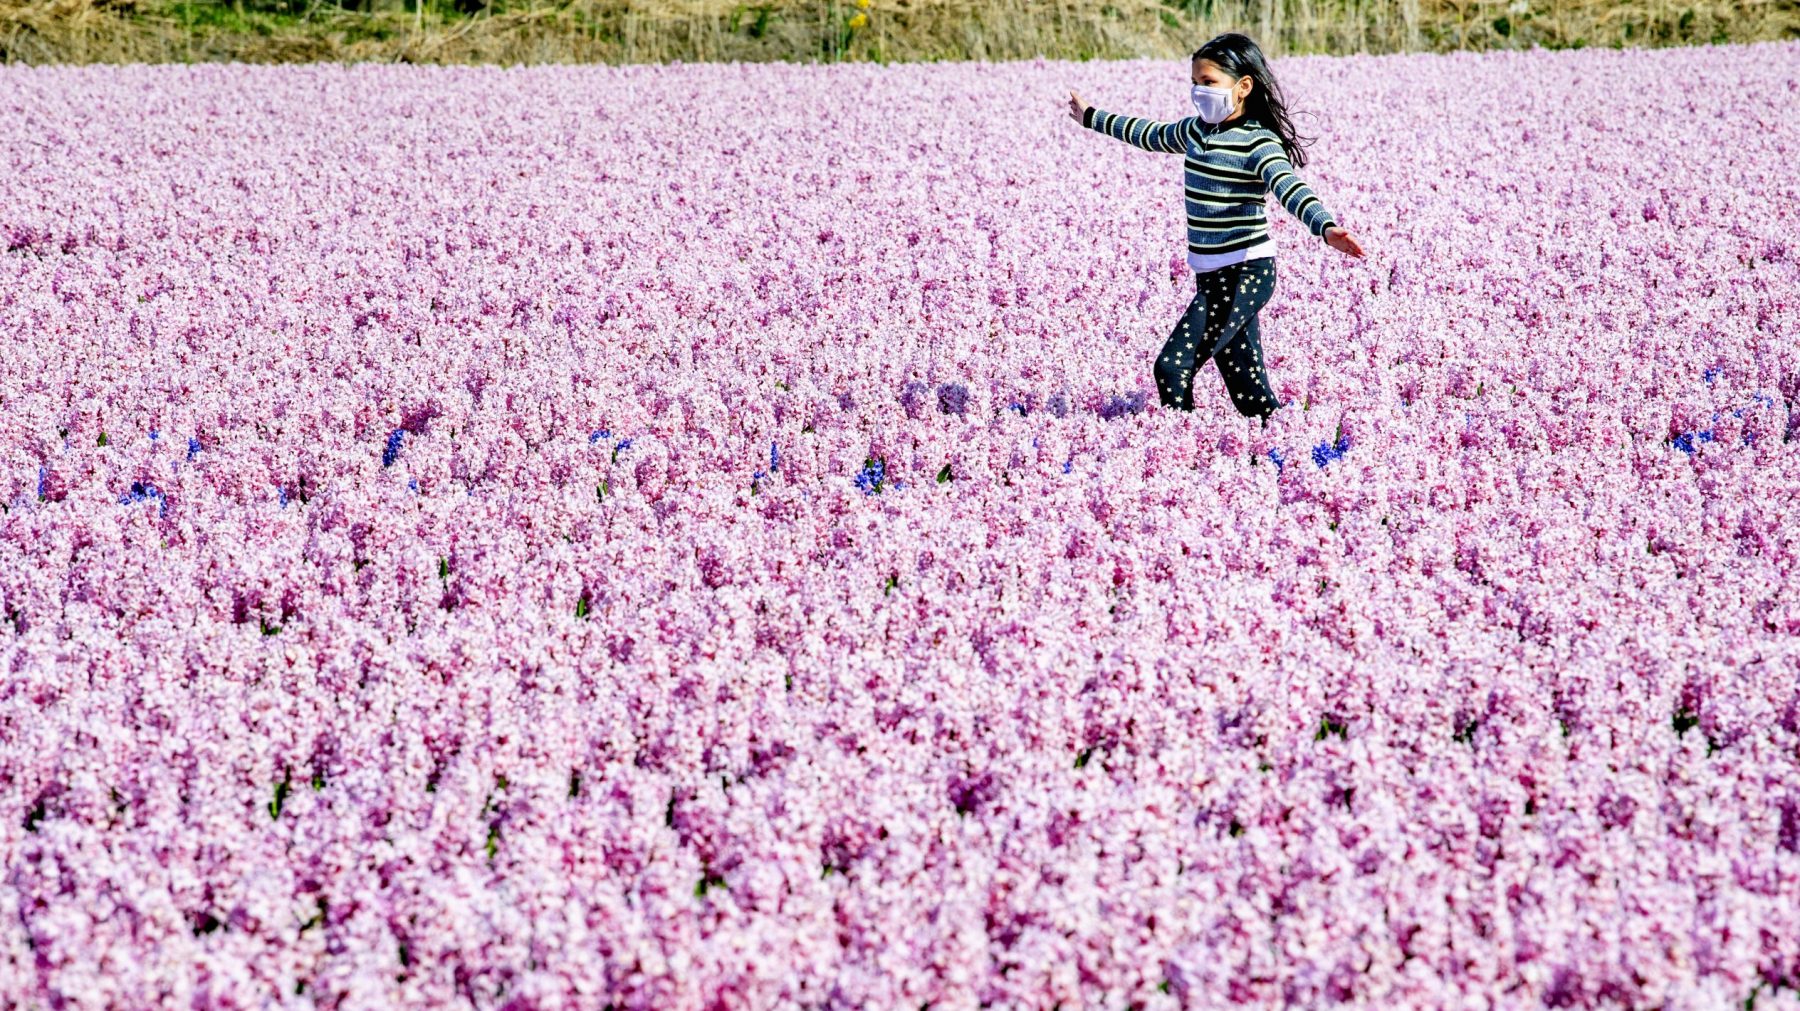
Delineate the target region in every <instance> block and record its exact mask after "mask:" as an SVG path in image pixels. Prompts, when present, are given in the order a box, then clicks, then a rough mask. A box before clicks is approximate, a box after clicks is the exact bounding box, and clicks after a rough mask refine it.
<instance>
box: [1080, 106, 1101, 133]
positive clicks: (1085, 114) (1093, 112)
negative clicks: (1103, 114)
mask: <svg viewBox="0 0 1800 1011" xmlns="http://www.w3.org/2000/svg"><path fill="white" fill-rule="evenodd" d="M1099 114H1100V110H1098V109H1096V108H1094V107H1093V106H1091V105H1090V106H1088V107H1087V108H1085V109H1083V110H1081V125H1082V126H1085V127H1087V128H1088V129H1090V130H1092V129H1093V128H1094V117H1095V116H1098V115H1099Z"/></svg>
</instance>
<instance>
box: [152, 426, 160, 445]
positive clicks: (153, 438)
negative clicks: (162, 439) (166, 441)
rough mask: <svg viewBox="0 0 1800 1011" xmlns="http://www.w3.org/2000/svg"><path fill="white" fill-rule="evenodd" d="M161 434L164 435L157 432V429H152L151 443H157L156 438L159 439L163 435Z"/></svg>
mask: <svg viewBox="0 0 1800 1011" xmlns="http://www.w3.org/2000/svg"><path fill="white" fill-rule="evenodd" d="M161 434H162V433H161V432H158V431H157V430H156V429H154V428H152V429H151V430H150V441H151V442H155V441H156V437H157V436H159V435H161Z"/></svg>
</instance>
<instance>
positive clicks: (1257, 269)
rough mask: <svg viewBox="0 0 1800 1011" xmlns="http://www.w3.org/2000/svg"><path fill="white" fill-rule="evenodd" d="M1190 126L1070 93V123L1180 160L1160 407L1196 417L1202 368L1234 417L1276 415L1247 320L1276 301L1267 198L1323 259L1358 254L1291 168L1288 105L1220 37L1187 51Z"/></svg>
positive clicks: (1234, 42) (1258, 65)
mask: <svg viewBox="0 0 1800 1011" xmlns="http://www.w3.org/2000/svg"><path fill="white" fill-rule="evenodd" d="M1192 97H1193V102H1194V108H1195V110H1196V112H1198V115H1195V116H1189V117H1187V118H1185V119H1181V120H1178V121H1176V122H1173V123H1156V122H1152V121H1150V120H1147V119H1138V118H1135V117H1132V116H1122V115H1119V114H1117V113H1111V112H1106V111H1104V110H1101V109H1096V108H1094V107H1093V106H1091V105H1088V104H1087V103H1086V102H1083V101H1082V100H1081V96H1080V95H1077V94H1076V93H1075V92H1073V91H1071V92H1069V115H1070V116H1072V117H1074V119H1075V121H1076V122H1078V123H1080V124H1081V125H1082V126H1085V127H1088V128H1090V129H1093V130H1098V131H1100V132H1101V133H1104V134H1107V135H1108V136H1110V137H1114V138H1116V139H1118V140H1122V141H1125V142H1126V143H1128V144H1132V145H1135V146H1137V147H1141V148H1143V149H1144V150H1146V151H1160V152H1164V153H1167V154H1180V155H1184V156H1185V157H1184V158H1183V160H1182V164H1183V166H1184V169H1185V171H1184V172H1183V179H1182V183H1183V188H1184V190H1185V191H1186V195H1187V200H1186V204H1187V241H1188V257H1187V259H1188V266H1189V267H1191V268H1193V270H1194V298H1193V301H1191V302H1189V303H1188V307H1187V311H1186V312H1184V313H1182V316H1181V319H1180V320H1179V321H1178V322H1177V323H1176V324H1175V329H1174V331H1173V332H1171V333H1170V334H1169V339H1168V341H1167V342H1166V343H1165V344H1164V345H1163V348H1162V352H1161V353H1160V354H1158V355H1157V358H1156V367H1155V369H1154V371H1155V373H1156V386H1157V393H1158V397H1159V398H1160V399H1161V401H1162V404H1163V406H1164V407H1173V408H1175V409H1177V410H1182V411H1191V410H1193V409H1194V400H1193V386H1194V372H1195V370H1197V369H1198V368H1199V367H1200V366H1201V365H1204V364H1205V363H1206V361H1207V359H1209V358H1210V359H1212V360H1213V361H1214V362H1215V363H1216V364H1217V365H1218V368H1219V375H1220V376H1222V377H1223V378H1224V380H1225V389H1226V390H1227V391H1228V392H1229V393H1230V394H1231V403H1232V406H1234V407H1236V408H1237V410H1238V413H1239V414H1240V415H1243V416H1244V417H1254V418H1260V419H1261V420H1262V426H1263V427H1265V428H1266V427H1267V426H1268V420H1269V415H1271V414H1273V413H1274V412H1275V408H1277V407H1279V406H1281V405H1280V404H1279V403H1278V402H1277V401H1276V399H1275V391H1274V390H1272V389H1270V388H1269V379H1268V376H1267V374H1266V373H1264V372H1263V361H1262V342H1261V333H1260V331H1259V330H1258V328H1257V324H1256V314H1257V312H1258V311H1259V310H1261V309H1262V307H1263V305H1264V304H1265V303H1267V302H1268V300H1269V295H1270V294H1271V293H1272V292H1273V291H1274V290H1275V244H1274V243H1273V242H1272V241H1271V240H1270V238H1269V224H1268V220H1267V218H1266V217H1265V216H1264V214H1263V208H1264V200H1265V198H1266V195H1267V194H1270V193H1273V194H1275V197H1276V199H1278V200H1280V201H1281V205H1282V206H1283V207H1285V208H1287V210H1288V213H1290V214H1292V215H1294V217H1296V218H1299V219H1300V221H1301V222H1303V223H1304V224H1305V225H1306V227H1307V229H1308V230H1310V231H1311V232H1312V234H1314V235H1317V236H1320V237H1321V238H1323V239H1324V240H1325V242H1326V243H1327V244H1328V245H1330V246H1331V247H1332V248H1333V249H1337V250H1340V251H1342V252H1344V253H1346V254H1348V255H1350V256H1355V257H1361V256H1362V255H1363V251H1362V247H1361V246H1359V245H1357V242H1356V240H1355V239H1354V238H1352V237H1351V235H1350V233H1349V232H1347V231H1345V230H1344V229H1343V228H1340V227H1339V226H1338V223H1337V219H1336V218H1334V217H1333V216H1332V215H1331V213H1330V212H1328V211H1327V210H1326V209H1325V205H1324V204H1323V203H1320V202H1319V198H1318V197H1317V196H1314V195H1313V192H1312V191H1311V190H1310V189H1307V187H1306V184H1305V183H1304V182H1302V181H1301V180H1300V177H1299V176H1298V175H1296V174H1295V171H1294V170H1295V169H1296V168H1297V167H1300V166H1304V165H1305V164H1306V155H1305V153H1304V152H1303V151H1302V150H1301V147H1300V144H1299V143H1298V140H1297V137H1296V136H1295V133H1294V128H1293V124H1292V123H1291V122H1289V120H1288V114H1287V107H1286V103H1285V102H1284V101H1283V98H1282V94H1281V89H1280V87H1279V86H1278V85H1277V84H1276V83H1275V77H1274V75H1273V74H1271V73H1269V66H1268V63H1267V62H1266V61H1265V60H1264V59H1263V54H1262V50H1261V49H1259V48H1257V45H1256V43H1255V42H1252V41H1251V40H1250V38H1249V37H1248V36H1246V35H1240V34H1238V33H1236V32H1228V33H1226V34H1224V35H1219V36H1217V37H1215V38H1213V39H1212V40H1211V41H1209V42H1207V43H1206V45H1204V46H1201V47H1200V48H1199V49H1197V50H1195V51H1194V55H1193V92H1192Z"/></svg>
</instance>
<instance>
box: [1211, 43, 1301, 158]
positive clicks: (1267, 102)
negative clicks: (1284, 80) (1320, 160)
mask: <svg viewBox="0 0 1800 1011" xmlns="http://www.w3.org/2000/svg"><path fill="white" fill-rule="evenodd" d="M1193 59H1194V60H1211V61H1212V62H1214V63H1216V64H1218V65H1219V69H1221V70H1223V71H1225V73H1227V74H1230V75H1231V76H1232V77H1244V76H1246V75H1248V76H1249V77H1251V78H1252V79H1254V80H1255V81H1256V85H1255V86H1254V87H1252V88H1251V89H1250V97H1249V98H1247V99H1245V100H1244V118H1245V119H1254V120H1259V121H1261V123H1262V125H1264V126H1266V127H1268V128H1269V129H1271V130H1273V131H1275V136H1277V137H1279V138H1281V147H1282V149H1283V150H1285V151H1286V152H1287V157H1288V161H1290V162H1293V164H1294V167H1295V168H1297V169H1298V168H1305V167H1306V152H1305V150H1304V148H1303V147H1302V145H1303V144H1310V143H1312V142H1313V141H1314V140H1316V139H1317V138H1313V137H1309V138H1306V139H1305V140H1304V141H1302V139H1301V138H1300V135H1299V134H1298V133H1296V132H1295V130H1294V124H1293V121H1292V120H1290V119H1289V118H1288V111H1287V101H1286V99H1284V98H1283V97H1282V94H1281V85H1279V84H1277V83H1275V75H1274V74H1272V73H1270V72H1269V64H1268V62H1267V61H1266V60H1264V59H1263V54H1262V50H1261V49H1259V48H1257V45H1256V43H1255V42H1252V41H1251V40H1250V36H1248V35H1243V34H1240V33H1238V32H1226V33H1225V34H1223V35H1215V36H1213V37H1212V38H1211V39H1209V40H1207V43H1206V45H1204V46H1201V47H1200V48H1199V49H1196V50H1194V55H1193ZM1190 62H1192V61H1191V60H1190Z"/></svg>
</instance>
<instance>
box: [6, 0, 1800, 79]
mask: <svg viewBox="0 0 1800 1011" xmlns="http://www.w3.org/2000/svg"><path fill="white" fill-rule="evenodd" d="M1227 29H1241V30H1246V31H1250V32H1252V33H1253V34H1255V35H1256V37H1257V38H1258V40H1259V41H1261V42H1262V43H1263V45H1264V46H1265V48H1267V49H1268V50H1269V51H1270V52H1271V53H1283V52H1286V53H1314V52H1323V53H1348V52H1394V51H1403V50H1436V51H1442V50H1450V49H1488V48H1497V47H1508V48H1526V47H1530V46H1533V45H1539V46H1544V47H1549V48H1562V47H1580V46H1658V45H1669V44H1686V43H1698V42H1750V41H1761V40H1771V39H1791V38H1796V37H1800V0H1048V2H1036V0H1029V2H1028V0H845V2H840V0H748V2H746V0H0V60H4V61H6V62H31V63H52V62H67V63H90V62H103V63H119V62H133V61H141V62H165V61H197V60H242V61H248V62H282V61H292V60H344V61H353V60H383V61H387V60H392V61H407V62H415V63H470V62H481V63H501V64H517V63H545V62H595V61H599V62H609V63H620V62H629V63H641V62H663V61H671V60H683V61H700V60H748V61H758V60H791V61H798V62H805V61H812V60H817V61H835V60H876V61H883V62H887V61H910V60H937V59H986V60H1001V59H1021V58H1029V57H1033V56H1039V55H1041V56H1045V57H1050V58H1055V59H1090V58H1119V57H1131V56H1163V57H1176V56H1179V55H1180V54H1183V53H1186V52H1189V51H1191V50H1192V49H1193V47H1194V46H1195V45H1196V44H1198V42H1199V41H1202V40H1204V39H1205V38H1206V37H1207V36H1208V35H1210V34H1211V33H1213V32H1216V31H1223V30H1227Z"/></svg>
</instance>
